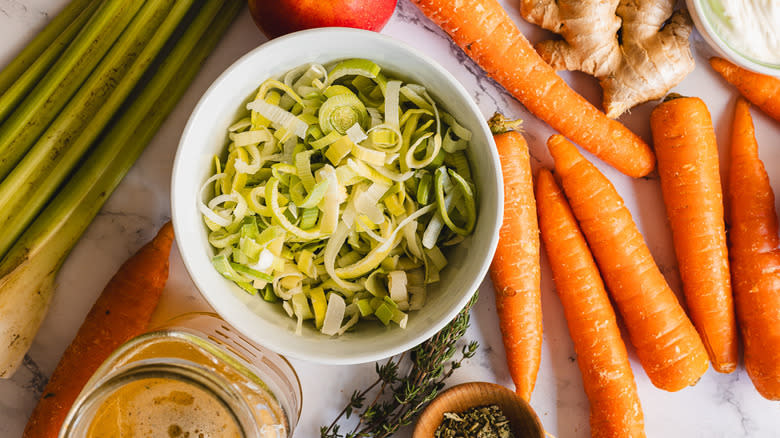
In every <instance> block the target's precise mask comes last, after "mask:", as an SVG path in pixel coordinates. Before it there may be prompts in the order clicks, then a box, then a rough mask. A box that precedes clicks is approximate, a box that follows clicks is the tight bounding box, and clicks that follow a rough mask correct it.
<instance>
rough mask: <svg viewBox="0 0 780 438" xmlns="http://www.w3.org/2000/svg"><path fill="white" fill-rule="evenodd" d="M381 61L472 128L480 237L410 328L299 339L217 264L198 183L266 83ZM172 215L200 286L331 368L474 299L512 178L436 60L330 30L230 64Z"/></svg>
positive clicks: (204, 114) (267, 338)
mask: <svg viewBox="0 0 780 438" xmlns="http://www.w3.org/2000/svg"><path fill="white" fill-rule="evenodd" d="M357 57H359V58H367V59H371V60H374V61H375V62H377V63H378V64H379V65H380V66H381V67H383V68H384V69H386V71H389V72H391V73H392V74H394V75H397V76H399V77H401V78H403V79H405V80H410V81H413V82H416V83H419V84H421V85H423V86H425V87H426V88H427V89H428V91H429V92H430V93H431V94H432V95H433V97H434V99H436V100H437V101H438V102H440V103H442V104H443V106H444V107H445V108H446V109H447V111H449V112H450V113H451V114H452V115H453V116H454V117H455V118H456V119H457V120H458V121H459V122H460V123H461V124H463V125H464V126H465V127H467V128H468V129H470V130H471V131H472V133H473V137H472V141H471V148H470V150H469V151H468V152H469V154H468V155H469V159H470V161H471V165H472V169H473V170H474V172H473V173H474V179H475V183H476V185H477V190H478V206H477V207H478V220H477V225H476V228H475V230H474V233H473V235H472V236H471V237H469V238H468V239H466V240H465V241H464V242H462V243H461V244H460V245H459V246H458V247H457V248H456V249H455V250H453V251H451V252H450V254H449V261H450V264H449V265H448V266H447V267H446V268H445V270H444V271H442V277H441V278H442V280H441V282H439V283H438V284H435V285H432V286H431V287H429V291H428V292H429V293H428V302H427V303H426V304H425V307H424V308H423V309H422V310H421V311H417V312H412V313H411V314H410V317H409V323H408V325H407V327H406V329H401V328H399V327H398V326H394V325H391V326H390V327H387V328H385V327H382V326H381V324H367V323H366V324H361V325H360V326H359V327H358V328H359V330H355V331H353V332H349V333H346V334H344V335H343V336H341V337H328V336H326V335H323V334H321V333H319V332H318V331H316V330H315V329H314V328H312V327H308V325H306V324H305V325H304V331H303V335H302V336H296V335H295V320H294V319H292V318H289V317H288V316H287V314H286V313H285V312H284V311H283V310H282V307H281V306H280V305H279V304H278V303H267V302H265V301H263V300H262V299H261V298H259V297H254V296H250V295H248V294H247V293H245V292H243V291H242V290H241V289H240V288H238V286H236V285H234V284H233V283H231V282H230V281H228V280H226V279H224V278H223V277H222V276H221V275H220V274H219V273H217V271H216V270H215V269H214V268H213V267H212V265H211V261H210V259H211V257H212V255H213V254H214V250H213V249H212V248H211V247H210V246H209V243H208V241H207V229H206V227H205V225H204V223H203V220H202V219H201V215H200V213H199V212H198V208H197V196H198V189H199V187H201V185H202V184H203V182H204V181H205V180H206V179H207V178H208V177H209V176H210V175H211V172H212V160H213V157H214V155H215V154H220V153H221V152H222V151H223V150H224V148H225V146H226V129H227V127H228V126H230V125H231V124H232V123H233V122H234V121H235V120H236V117H237V116H238V114H239V111H240V110H241V106H242V105H243V103H244V102H246V101H247V99H248V98H249V97H250V96H251V95H253V93H254V92H255V91H256V89H257V88H258V86H259V85H260V83H261V82H262V81H263V80H265V79H267V78H268V77H270V76H274V75H278V74H280V73H283V72H285V71H288V70H290V69H292V68H294V67H297V66H299V65H301V64H305V63H308V62H318V63H323V64H325V63H329V62H332V61H336V60H340V59H345V58H357ZM171 190H172V193H171V202H172V213H173V224H174V227H175V229H176V242H177V244H178V246H179V250H180V251H181V253H182V258H183V260H184V264H185V265H186V267H187V270H188V271H189V273H190V276H191V277H192V279H193V280H194V282H195V284H196V285H197V287H198V289H200V291H201V293H202V294H203V296H204V297H206V299H207V300H208V301H209V303H210V304H211V305H212V306H213V307H214V309H215V310H216V311H217V312H218V313H219V315H220V316H222V317H223V318H224V319H225V320H227V321H228V322H230V323H231V324H232V325H233V326H234V327H236V328H237V329H238V330H239V331H241V332H242V333H244V334H245V335H246V336H247V337H249V338H251V339H252V340H254V341H255V342H257V343H259V344H261V345H264V346H266V347H268V348H270V349H272V350H274V351H276V352H278V353H281V354H284V355H287V356H290V357H295V358H299V359H305V360H310V361H314V362H319V363H327V364H353V363H362V362H369V361H374V360H378V359H381V358H385V357H388V356H391V355H394V354H397V353H400V352H402V351H405V350H407V349H409V348H411V347H413V346H415V345H417V344H419V343H421V342H422V341H424V340H425V339H427V338H429V337H431V336H433V335H434V334H435V333H436V332H437V331H438V330H440V329H441V328H442V327H444V325H445V324H447V322H449V321H450V320H451V319H452V318H454V316H455V315H456V314H457V313H458V311H459V310H460V309H461V308H462V307H463V306H464V305H465V304H466V302H467V301H468V300H469V298H470V297H471V296H472V294H473V293H474V291H476V289H477V287H478V286H479V285H480V283H481V282H482V279H483V278H484V276H485V274H486V272H487V269H488V266H489V264H490V260H491V259H492V257H493V253H494V251H495V248H496V244H497V242H498V229H499V228H500V226H501V220H502V217H503V198H504V196H503V181H502V177H501V167H500V163H499V160H498V155H497V153H496V151H495V144H494V143H493V137H492V136H491V135H490V132H489V130H488V128H487V125H486V124H485V122H484V118H483V116H482V114H481V113H480V111H479V109H478V108H477V106H476V105H475V104H474V102H473V101H472V99H471V97H470V95H469V93H468V92H467V91H466V90H465V89H464V88H463V86H462V85H460V83H458V82H457V80H456V79H455V78H454V77H453V76H452V75H451V74H449V73H448V72H447V71H446V70H444V68H442V67H441V66H439V65H438V64H437V63H436V62H434V61H433V60H431V59H430V58H428V57H427V56H425V55H424V54H422V53H420V52H419V51H417V50H415V49H412V48H411V47H409V46H406V45H404V44H402V43H400V42H398V41H395V40H393V39H391V38H389V37H387V36H384V35H380V34H376V33H373V32H367V31H362V30H356V29H345V28H326V29H315V30H308V31H302V32H298V33H294V34H290V35H287V36H284V37H281V38H277V39H274V40H272V41H270V42H268V43H266V44H263V45H262V46H260V47H258V48H257V49H255V50H253V51H251V52H249V53H248V54H246V55H245V56H244V57H242V58H241V59H239V60H238V61H236V62H235V63H234V64H233V65H232V66H230V67H229V68H228V69H227V70H226V71H225V72H224V73H223V74H222V75H221V76H220V77H219V78H218V79H217V80H216V81H215V82H214V83H213V84H212V85H211V87H210V88H209V89H208V90H207V91H206V93H205V94H204V95H203V97H202V98H201V99H200V102H199V103H198V105H197V106H196V107H195V110H194V111H193V113H192V115H191V116H190V119H189V122H188V123H187V126H186V128H185V129H184V133H183V134H182V137H181V141H180V143H179V149H178V151H177V153H176V160H175V162H174V167H173V180H172V188H171Z"/></svg>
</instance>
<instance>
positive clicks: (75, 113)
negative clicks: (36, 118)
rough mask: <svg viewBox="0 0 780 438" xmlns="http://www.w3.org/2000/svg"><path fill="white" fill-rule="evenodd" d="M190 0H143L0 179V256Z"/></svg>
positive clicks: (156, 50) (157, 48)
mask: <svg viewBox="0 0 780 438" xmlns="http://www.w3.org/2000/svg"><path fill="white" fill-rule="evenodd" d="M193 1H194V0H179V1H176V2H175V6H174V8H173V9H171V5H172V4H173V3H174V2H173V0H155V1H153V2H147V3H146V5H144V7H143V9H141V11H140V12H139V13H138V14H137V15H136V17H135V18H133V21H132V23H131V24H130V25H129V26H128V28H127V29H126V30H125V32H124V33H123V34H122V36H121V38H120V39H119V40H118V41H117V42H116V44H114V47H112V48H111V50H110V51H109V53H108V54H107V55H106V56H105V57H104V58H103V60H101V61H100V64H99V65H98V67H97V68H96V69H95V71H94V72H92V74H91V75H90V77H89V79H87V81H86V82H85V83H84V85H83V86H82V87H81V88H80V89H79V91H78V92H77V93H76V95H75V96H74V97H73V98H72V99H71V100H70V102H68V104H67V106H66V107H65V109H64V110H63V111H62V112H61V113H60V115H59V116H58V117H57V119H55V120H54V122H53V123H52V125H51V126H49V129H47V130H46V132H45V133H44V134H43V136H42V137H41V138H40V139H39V140H38V141H37V142H36V144H35V145H34V146H33V147H32V149H30V151H28V153H27V154H26V155H25V157H24V158H23V159H22V161H20V162H19V164H18V165H17V166H16V167H15V168H14V169H13V170H12V171H11V173H10V174H9V175H8V176H7V177H6V178H5V180H3V181H2V183H0V229H2V230H4V232H3V233H2V235H0V257H2V255H3V254H5V251H7V250H8V248H9V247H10V246H11V245H12V244H13V242H14V240H16V239H17V238H18V237H19V235H20V234H21V233H22V232H23V231H24V228H25V227H26V226H27V225H28V224H29V223H30V221H32V220H33V218H35V216H36V215H37V214H38V213H39V212H40V210H41V209H42V208H43V206H44V205H45V204H46V202H47V201H48V200H49V199H50V197H51V196H52V195H53V194H54V192H55V191H56V190H57V188H58V187H59V186H60V184H61V183H62V181H64V179H65V178H66V177H67V176H68V175H69V174H70V172H71V171H72V170H73V168H74V167H75V166H76V164H77V163H78V161H79V160H80V159H81V157H82V156H83V155H84V153H85V152H86V151H87V150H88V148H89V147H90V145H91V144H92V143H93V142H94V141H95V138H96V137H97V136H98V134H99V133H100V131H101V130H102V129H103V127H105V126H106V124H108V122H109V121H110V120H111V117H113V115H114V114H115V113H116V112H117V110H118V109H119V108H120V107H121V106H122V104H123V103H124V101H125V99H126V98H127V96H128V95H129V94H130V92H131V91H132V89H133V87H134V86H135V85H136V84H137V83H138V81H139V80H140V79H141V77H142V75H143V74H144V72H145V71H146V70H147V68H148V67H149V66H150V65H151V63H152V61H154V59H155V57H156V56H157V54H158V53H159V52H160V50H161V49H162V47H163V45H164V44H165V42H166V41H167V40H168V39H169V38H170V36H171V34H172V33H173V31H174V30H175V29H176V27H177V26H178V25H179V23H180V22H181V20H182V18H184V16H185V15H186V13H187V11H188V10H189V9H190V7H191V6H192V3H193ZM169 12H170V13H169ZM166 15H167V16H166ZM163 19H164V20H163Z"/></svg>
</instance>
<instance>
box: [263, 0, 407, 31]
mask: <svg viewBox="0 0 780 438" xmlns="http://www.w3.org/2000/svg"><path fill="white" fill-rule="evenodd" d="M248 1H249V10H250V12H251V13H252V18H254V20H255V23H257V27H259V28H260V30H262V31H263V33H265V34H266V36H268V38H274V37H278V36H280V35H284V34H286V33H290V32H295V31H297V30H303V29H311V28H313V27H329V26H340V27H356V28H359V29H366V30H373V31H377V32H378V31H380V30H382V28H383V27H384V26H385V24H387V21H388V20H389V19H390V16H391V15H393V11H394V10H395V5H396V3H397V1H398V0H248Z"/></svg>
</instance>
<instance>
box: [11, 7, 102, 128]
mask: <svg viewBox="0 0 780 438" xmlns="http://www.w3.org/2000/svg"><path fill="white" fill-rule="evenodd" d="M99 5H100V2H98V1H93V2H91V3H90V4H89V5H87V8H86V9H84V10H83V11H81V13H80V14H79V15H78V16H77V17H75V19H74V20H73V22H72V23H70V25H69V26H68V27H66V28H65V30H63V31H62V33H61V34H60V35H59V36H58V37H57V39H55V40H54V41H52V42H51V44H50V45H49V47H47V48H46V50H45V51H44V52H43V53H41V54H40V55H39V56H38V58H37V59H35V61H33V62H32V63H26V64H29V67H28V68H27V69H26V70H25V71H24V72H22V73H21V74H19V75H18V78H17V79H16V80H15V81H14V82H13V84H9V86H7V87H3V88H2V89H4V91H3V94H2V95H1V96H0V122H2V121H3V120H5V119H6V118H7V117H8V115H9V114H11V112H12V111H13V110H14V109H15V108H16V105H17V104H18V103H19V102H20V101H21V100H22V99H24V97H25V96H26V95H27V93H28V92H29V91H30V89H32V88H33V87H34V86H35V84H37V83H38V81H39V80H40V79H41V77H42V76H43V75H44V74H46V72H47V71H48V70H49V67H51V65H52V64H53V63H54V61H56V60H57V58H58V57H59V56H60V54H61V53H62V51H63V50H65V48H66V47H67V46H68V45H69V44H70V43H71V41H73V38H74V37H75V36H76V34H78V32H79V31H80V30H81V29H82V28H83V27H84V24H86V22H87V20H89V18H90V17H91V16H92V14H93V13H94V12H95V9H97V7H98V6H99ZM57 18H59V17H57ZM47 29H48V28H47ZM10 67H12V66H9V68H10ZM13 67H15V66H13ZM5 72H6V70H3V73H5ZM3 73H0V76H1V75H3ZM8 76H9V77H10V76H11V75H10V74H9V75H8ZM2 80H3V79H0V81H2ZM0 85H2V84H0Z"/></svg>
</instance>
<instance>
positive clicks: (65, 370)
mask: <svg viewBox="0 0 780 438" xmlns="http://www.w3.org/2000/svg"><path fill="white" fill-rule="evenodd" d="M172 242H173V227H172V226H171V223H170V222H168V223H167V224H165V225H164V226H163V227H162V229H161V230H160V231H159V233H157V236H156V237H155V238H154V240H152V241H151V242H149V243H147V244H146V245H145V246H144V247H143V248H141V249H140V250H139V251H138V252H137V253H136V254H135V255H134V256H133V257H132V258H130V259H128V260H127V261H126V262H125V263H124V264H123V265H122V267H120V268H119V271H117V273H116V274H115V275H114V277H113V278H112V279H111V281H110V282H109V283H108V285H106V288H105V289H104V290H103V293H101V294H100V296H99V297H98V299H97V301H96V302H95V304H94V305H93V306H92V309H91V310H90V311H89V313H88V314H87V316H86V318H85V319H84V322H83V323H82V324H81V327H80V328H79V331H78V333H76V337H75V338H74V339H73V342H71V344H70V345H69V346H68V348H67V349H66V350H65V353H64V354H63V355H62V358H61V359H60V362H59V363H58V364H57V367H56V368H55V369H54V373H53V374H52V376H51V379H49V383H48V384H47V385H46V388H45V389H44V390H43V396H42V397H41V399H40V400H39V401H38V405H37V406H36V407H35V410H33V413H32V415H31V416H30V419H29V420H28V421H27V426H26V427H25V428H24V435H23V436H24V437H25V438H55V437H56V436H57V435H58V433H59V430H60V427H61V426H62V423H63V421H65V417H66V416H67V414H68V411H69V410H70V407H71V405H73V402H75V401H76V397H78V395H79V393H80V392H81V389H82V388H83V387H84V384H86V383H87V381H88V380H89V378H90V377H91V376H92V374H93V373H94V372H95V371H96V370H97V368H98V367H99V366H100V364H101V363H102V362H103V361H104V360H105V359H106V358H107V357H108V356H109V355H110V354H111V352H113V351H114V350H115V349H116V348H117V347H119V346H120V345H121V344H122V343H124V342H125V341H127V340H129V339H130V338H132V337H134V336H136V335H139V334H141V333H142V332H143V331H144V330H145V329H146V326H147V324H149V320H150V319H151V317H152V313H153V312H154V309H155V307H157V302H158V301H159V299H160V294H161V293H162V290H163V288H164V286H165V282H166V280H167V279H168V255H169V254H170V250H171V243H172Z"/></svg>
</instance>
